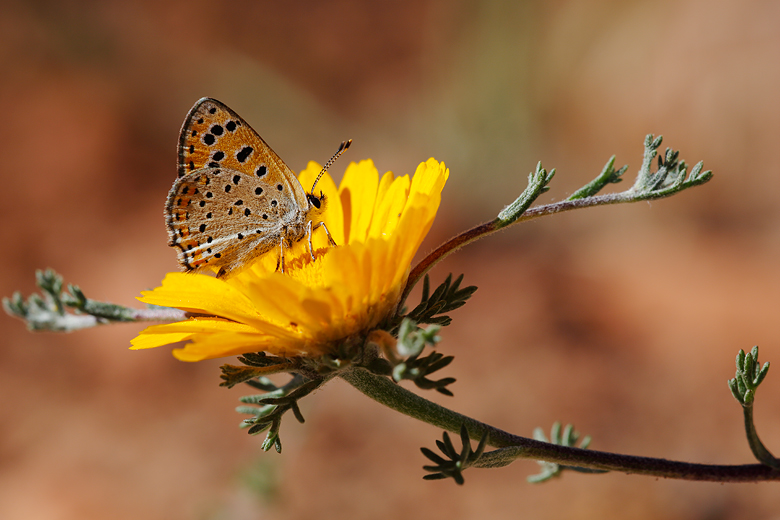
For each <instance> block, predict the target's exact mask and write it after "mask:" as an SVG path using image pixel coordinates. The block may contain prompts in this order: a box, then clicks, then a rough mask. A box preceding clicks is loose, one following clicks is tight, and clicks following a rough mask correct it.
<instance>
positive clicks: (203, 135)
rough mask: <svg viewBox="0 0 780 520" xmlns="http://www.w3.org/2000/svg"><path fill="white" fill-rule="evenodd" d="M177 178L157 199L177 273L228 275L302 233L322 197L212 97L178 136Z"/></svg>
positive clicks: (315, 219) (316, 221)
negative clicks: (176, 260)
mask: <svg viewBox="0 0 780 520" xmlns="http://www.w3.org/2000/svg"><path fill="white" fill-rule="evenodd" d="M178 172H179V178H178V179H177V180H176V182H174V184H173V187H172V188H171V191H170V192H169V194H168V199H167V201H166V205H165V221H166V225H167V228H168V236H169V245H170V246H172V247H176V248H177V249H178V253H179V262H180V264H181V265H182V267H183V268H184V270H185V271H200V270H204V269H206V268H218V269H219V271H218V273H217V276H218V277H220V278H222V277H227V276H229V275H231V274H235V273H236V272H238V271H239V270H240V269H242V268H243V267H245V266H246V265H248V264H249V263H250V261H251V260H253V259H255V258H257V257H258V256H260V255H262V254H264V253H267V252H268V251H271V250H272V249H274V248H280V260H281V262H280V264H281V267H282V270H283V269H284V263H283V254H284V248H285V247H288V248H289V247H291V246H292V245H293V244H294V243H295V242H297V241H299V240H302V239H303V238H304V237H306V236H307V234H308V236H309V240H311V232H312V230H313V229H314V228H316V227H317V226H318V225H321V216H322V213H323V211H324V210H325V202H326V200H325V198H324V197H323V196H322V195H320V196H316V195H313V194H307V193H306V191H305V190H304V189H303V187H302V186H301V184H300V183H299V182H298V179H297V178H296V177H295V174H294V173H293V172H292V171H291V170H290V169H289V168H288V167H287V165H286V164H285V163H284V162H283V161H282V160H281V159H280V158H279V156H278V155H276V153H275V152H274V151H273V150H272V149H271V148H270V147H269V146H268V145H267V144H266V143H265V141H263V139H262V138H261V137H260V136H259V135H258V134H257V132H255V131H254V130H253V129H252V128H251V127H250V126H249V125H248V124H247V123H246V122H245V121H244V120H243V119H241V117H240V116H238V114H236V113H235V112H233V111H232V110H231V109H230V108H228V107H227V106H225V105H224V104H222V103H220V102H219V101H217V100H215V99H210V98H203V99H201V100H199V101H198V102H197V103H196V104H195V106H193V107H192V109H191V110H190V112H189V114H187V118H186V119H185V121H184V124H183V126H182V129H181V133H180V136H179V164H178Z"/></svg>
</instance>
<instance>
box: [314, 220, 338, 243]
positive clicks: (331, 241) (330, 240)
mask: <svg viewBox="0 0 780 520" xmlns="http://www.w3.org/2000/svg"><path fill="white" fill-rule="evenodd" d="M317 227H321V228H322V229H324V230H325V235H326V236H327V237H328V242H329V243H330V245H332V246H335V245H336V241H335V240H333V237H332V236H330V231H328V226H326V225H325V222H320V223H319V224H317Z"/></svg>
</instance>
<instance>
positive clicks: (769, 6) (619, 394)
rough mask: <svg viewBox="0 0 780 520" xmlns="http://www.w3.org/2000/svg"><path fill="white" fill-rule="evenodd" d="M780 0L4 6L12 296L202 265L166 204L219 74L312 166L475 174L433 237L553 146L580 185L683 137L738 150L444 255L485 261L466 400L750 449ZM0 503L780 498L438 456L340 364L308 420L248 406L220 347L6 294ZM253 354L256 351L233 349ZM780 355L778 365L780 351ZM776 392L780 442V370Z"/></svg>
mask: <svg viewBox="0 0 780 520" xmlns="http://www.w3.org/2000/svg"><path fill="white" fill-rule="evenodd" d="M779 58H780V3H778V2H771V1H758V0H756V1H746V0H741V1H736V0H731V1H726V0H723V1H712V0H708V1H705V0H681V1H676V2H669V1H660V2H659V1H653V2H650V1H644V0H642V1H631V2H618V1H614V0H613V1H608V0H602V1H589V2H577V1H557V2H517V3H512V2H475V1H457V2H445V1H442V0H438V1H437V0H429V1H415V2H408V1H405V2H355V1H346V0H345V1H338V2H294V3H289V2H230V3H220V2H205V1H200V0H195V1H192V0H191V1H186V2H185V1H172V2H166V3H160V2H153V1H149V0H146V1H140V2H120V1H115V0H109V1H64V2H54V1H35V2H29V1H22V0H18V1H14V0H3V1H2V2H0V59H1V60H2V75H0V98H2V99H3V104H2V108H3V113H4V114H5V115H4V116H3V123H2V124H1V125H0V153H1V154H2V157H3V161H2V163H1V165H0V175H2V182H3V185H4V187H3V189H2V190H0V197H1V198H2V203H1V204H0V212H1V213H2V223H3V225H2V226H0V241H1V242H2V243H3V244H4V248H3V251H4V252H5V253H4V254H3V255H2V257H0V262H2V272H3V276H2V278H0V295H4V296H10V295H11V294H12V293H13V291H15V290H20V291H22V292H23V293H24V294H25V295H28V294H29V293H31V292H32V291H33V290H34V289H35V287H34V271H35V269H40V268H45V267H53V268H55V269H56V270H57V271H59V272H60V273H62V274H63V275H64V277H65V280H66V282H70V283H75V284H78V285H80V286H81V287H82V289H83V290H84V291H85V292H86V294H87V295H88V296H90V297H92V298H96V299H103V300H109V301H114V302H117V303H122V304H134V301H135V300H134V297H135V296H137V295H138V294H139V292H140V291H141V290H144V289H147V288H151V287H154V286H155V285H157V284H158V283H159V282H160V280H161V279H162V278H163V276H164V274H165V273H166V272H167V271H172V270H176V269H177V265H176V254H175V252H174V251H173V250H172V249H170V248H168V247H167V246H166V241H167V238H166V232H165V229H164V225H163V216H162V210H163V203H164V200H165V196H166V194H167V191H168V189H169V188H170V186H171V183H172V182H173V180H174V178H175V176H176V173H175V159H176V157H175V150H176V142H177V133H178V130H179V127H180V125H181V122H182V120H183V118H184V116H185V114H186V113H187V110H188V109H189V108H190V106H191V105H192V104H193V103H194V102H195V101H196V100H197V99H198V98H200V97H202V96H212V97H216V98H217V99H220V100H222V101H223V102H225V103H226V104H228V105H229V106H230V107H232V108H233V109H235V110H236V111H238V112H239V113H240V114H241V115H242V116H243V117H244V118H245V119H246V120H247V121H249V123H250V124H251V125H253V126H254V127H255V128H256V129H257V130H258V131H260V132H261V133H262V135H263V137H264V138H265V139H266V140H267V141H268V142H269V144H270V145H271V146H272V147H273V148H274V149H275V150H276V151H277V152H278V153H279V155H280V156H281V157H282V158H284V159H285V161H286V162H287V163H288V164H289V165H290V167H291V168H293V169H294V170H299V169H301V168H303V167H304V166H305V165H306V162H307V161H308V160H317V161H319V162H324V161H325V160H326V159H327V158H328V157H329V156H330V154H331V153H332V152H333V151H334V150H335V149H336V147H337V146H338V144H339V143H340V142H341V141H342V140H343V139H346V138H352V139H354V144H353V146H352V148H351V149H350V151H349V152H348V154H347V155H346V156H345V157H344V158H342V159H341V160H340V162H339V163H337V165H336V166H335V167H334V169H333V173H334V176H335V177H336V178H340V175H341V172H343V171H344V167H345V166H346V164H347V161H353V160H354V161H357V160H360V159H363V158H369V157H370V158H372V159H374V161H375V162H376V164H377V166H378V168H379V170H380V172H384V171H387V170H392V171H394V172H395V173H397V174H405V173H412V172H413V171H414V168H415V166H416V165H417V164H418V163H419V162H421V161H424V160H425V159H427V158H428V157H430V156H433V157H435V158H437V159H439V160H443V161H445V162H446V164H447V166H448V167H449V168H450V171H451V175H450V180H449V183H448V185H447V186H446V188H445V192H444V198H443V202H442V208H441V211H440V214H439V217H438V218H437V221H436V223H435V224H434V228H433V230H432V231H431V234H430V236H429V238H428V240H427V242H426V243H425V244H424V246H423V252H426V251H429V250H430V249H431V248H433V247H435V246H436V245H438V244H439V243H440V242H442V241H443V240H445V239H447V238H449V237H450V236H452V235H453V234H455V233H457V232H458V231H460V230H463V229H465V228H467V227H470V226H472V225H475V224H477V223H479V222H482V221H485V220H488V219H491V218H493V217H494V216H495V215H496V214H497V212H498V211H499V210H500V209H501V208H502V207H503V206H504V205H506V204H508V203H509V202H511V201H512V200H513V199H514V197H515V196H516V195H517V194H519V193H520V191H521V190H522V189H523V188H524V186H525V182H526V176H527V174H528V172H530V171H531V170H532V169H533V168H534V166H535V164H536V162H537V161H539V160H541V161H542V162H543V165H544V166H545V167H547V168H552V167H554V168H557V175H556V177H555V180H554V181H553V184H552V189H551V191H550V192H549V193H548V194H545V195H544V196H543V197H542V202H549V201H553V200H560V199H562V198H565V197H566V196H568V195H569V194H570V193H571V192H573V191H574V190H575V189H577V188H578V187H580V186H581V185H582V184H584V183H585V182H587V181H589V180H590V179H591V178H592V177H594V176H595V175H596V174H597V173H598V172H599V171H600V170H601V168H602V167H603V165H604V163H605V162H606V161H607V159H608V158H609V157H610V156H611V155H612V154H616V155H617V164H618V165H622V164H626V163H628V164H629V166H630V168H629V172H628V173H627V174H626V178H627V180H626V182H624V183H623V184H621V185H619V186H618V188H620V189H626V188H627V187H628V186H629V185H630V183H631V182H633V178H634V175H635V172H636V170H637V169H638V168H639V165H640V163H641V153H642V141H643V139H644V136H645V134H647V133H655V134H663V135H664V138H665V140H664V147H665V146H666V145H669V146H671V147H673V148H675V149H680V150H682V154H681V155H682V157H683V158H684V159H685V160H686V161H687V162H688V163H689V164H694V163H696V162H697V161H698V160H700V159H703V160H704V161H705V168H706V169H712V170H713V171H714V172H715V178H714V180H713V181H712V182H710V183H709V184H707V185H705V186H703V187H700V188H696V189H694V190H691V191H689V192H685V193H683V194H680V195H678V196H675V197H673V198H671V199H666V200H661V201H655V202H652V203H641V204H634V205H627V206H614V207H608V208H596V209H590V210H585V211H578V212H575V213H569V214H562V215H556V216H552V217H549V218H546V219H544V220H542V221H535V222H531V223H527V224H523V225H520V226H517V227H514V228H511V229H510V230H508V231H505V232H503V233H501V234H499V235H498V236H494V237H491V238H489V239H486V240H484V241H481V242H478V243H477V244H475V245H472V246H470V247H469V248H467V249H466V250H463V251H462V252H460V253H458V254H457V255H454V256H452V257H450V258H449V259H448V260H447V261H445V262H443V263H442V264H441V265H440V266H438V267H437V268H436V269H435V270H434V271H433V272H432V277H433V281H434V282H436V283H438V282H440V281H441V280H442V279H443V278H444V277H445V276H446V275H447V274H448V273H449V272H453V273H455V274H456V275H457V274H460V273H465V275H466V276H465V282H466V283H467V284H475V285H478V286H479V287H480V290H479V291H478V292H477V293H476V295H475V296H474V298H473V299H472V300H471V303H470V304H469V305H467V306H466V307H464V308H463V309H462V310H459V311H457V312H455V313H454V315H453V317H454V318H455V321H454V322H453V324H452V326H451V327H449V328H448V329H446V330H445V331H444V332H443V334H442V335H443V337H444V341H443V343H442V344H441V351H442V352H444V353H447V354H454V355H455V356H456V359H455V362H454V363H453V364H452V365H451V367H450V368H448V369H447V374H446V375H452V376H454V377H457V378H458V381H457V383H456V384H455V385H454V386H453V387H452V389H453V390H454V392H455V397H453V398H445V397H443V396H438V395H431V394H428V395H426V397H429V398H432V399H434V400H436V401H437V402H441V403H443V404H446V405H449V406H451V407H453V408H454V409H456V410H458V411H461V412H463V413H466V414H469V415H472V416H474V417H476V418H478V419H482V420H485V421H487V422H490V423H492V424H494V425H496V426H499V427H502V428H505V429H507V430H510V431H512V432H514V433H518V434H523V435H529V436H530V434H531V433H532V431H533V429H534V427H536V426H542V427H544V428H545V430H549V427H550V425H551V424H552V422H554V421H555V420H561V421H564V422H573V423H575V425H576V426H577V428H578V429H579V430H580V431H583V432H585V433H588V434H591V435H593V436H594V442H593V444H592V446H593V448H595V449H600V450H607V451H616V452H622V453H629V454H637V455H648V456H658V457H665V458H672V459H682V460H687V461H693V462H707V463H731V464H741V463H750V462H752V460H753V459H752V456H751V454H750V451H749V449H748V446H747V444H746V442H745V440H744V433H743V425H742V414H741V410H740V408H739V405H738V404H737V403H736V402H735V401H734V400H733V398H732V397H731V395H730V392H729V390H728V388H727V386H726V380H727V379H728V378H730V377H733V375H734V364H733V358H734V356H735V355H736V352H737V350H738V349H740V348H744V349H749V348H750V347H752V346H753V345H754V344H758V345H760V347H761V360H762V361H767V360H770V361H772V362H773V363H780V332H778V327H777V324H778V319H777V311H778V299H779V298H780V291H778V289H780V272H778V269H777V267H776V266H777V264H778V260H780V247H779V246H780V204H778V202H777V194H778V184H780V167H778V161H777V154H778V145H780V59H779ZM0 324H1V325H0V326H2V339H0V342H1V343H0V373H1V374H0V390H1V391H2V394H3V400H2V404H1V405H0V407H1V408H0V411H1V413H0V518H3V519H17V518H23V519H39V518H40V519H49V518H57V519H83V518H115V519H137V518H144V519H151V520H153V519H163V518H165V519H170V518H182V519H206V520H216V519H249V518H274V519H283V520H286V519H308V518H314V517H316V518H321V519H331V518H332V519H345V518H361V519H362V518H379V519H382V518H388V519H389V518H399V517H407V518H426V519H429V520H437V519H444V518H447V519H461V518H463V519H466V518H496V519H504V518H506V519H509V518H512V519H514V518H520V517H522V518H539V519H558V518H586V519H587V518H621V519H628V518H631V519H651V518H664V519H708V520H709V519H736V518H746V517H749V516H750V517H753V518H780V502H779V501H778V498H777V497H778V487H777V484H776V483H774V484H758V485H744V484H743V485H719V484H710V483H695V482H694V483H692V482H678V481H668V480H659V479H654V478H648V477H638V476H625V475H622V474H608V475H596V476H593V475H590V476H589V475H580V474H573V473H566V474H565V475H564V476H563V478H562V479H560V480H556V481H553V482H549V483H547V484H544V485H541V486H534V485H530V484H527V483H526V482H525V477H526V476H527V475H529V474H532V473H535V472H536V471H537V465H536V464H535V463H534V462H531V461H522V462H517V463H515V464H513V465H511V466H509V467H507V468H503V469H495V470H490V471H488V470H470V471H468V472H466V474H465V477H466V485H465V486H464V487H458V486H456V485H455V484H454V483H453V482H451V481H440V482H423V481H422V480H421V477H422V475H423V471H422V469H421V466H422V465H423V464H425V463H426V460H425V459H424V458H423V457H422V455H421V454H420V453H419V450H418V448H419V447H420V446H428V447H432V446H433V445H434V440H435V439H436V438H439V437H440V435H441V432H440V431H439V430H437V429H435V428H433V427H430V426H427V425H425V424H421V423H418V422H416V421H413V420H411V419H409V418H407V417H404V416H401V415H399V414H396V413H394V412H391V411H389V410H386V409H384V408H382V407H380V406H378V405H375V404H374V403H373V402H371V401H369V400H368V399H367V398H365V397H364V396H362V395H361V394H359V393H358V392H357V391H355V390H353V389H352V388H351V387H349V386H348V385H346V384H345V383H343V382H341V381H335V382H333V383H330V384H329V385H328V386H327V387H325V388H324V389H323V390H321V391H319V392H317V393H316V394H315V395H313V396H311V397H309V398H307V399H306V400H305V401H304V402H303V413H304V415H305V417H306V419H307V421H306V423H305V424H303V425H300V424H297V423H296V422H295V421H294V420H292V419H291V418H288V420H286V421H285V423H284V425H283V427H282V441H283V443H284V451H283V453H282V455H278V454H276V453H262V452H261V450H260V444H261V441H262V438H261V437H260V438H253V437H249V436H248V435H246V433H245V432H244V431H242V430H239V429H238V428H237V424H238V422H239V420H240V419H241V416H239V415H238V414H236V413H235V412H234V411H233V408H234V407H235V406H236V405H237V404H238V402H237V398H238V397H239V396H240V395H243V394H246V393H251V392H248V391H246V390H245V389H241V388H238V389H233V390H225V389H222V388H219V387H218V386H217V385H218V383H219V378H218V374H219V370H218V366H219V365H220V364H222V362H223V361H220V360H216V361H212V362H203V363H198V364H186V363H181V362H178V361H176V360H174V359H173V357H172V356H171V355H170V350H169V349H158V350H156V351H140V352H135V351H130V350H128V349H127V347H128V346H129V341H130V339H131V338H132V337H133V336H134V335H135V334H136V333H137V331H138V330H140V329H141V328H142V326H140V325H117V326H112V327H106V328H101V329H93V330H87V331H83V332H79V333H74V334H68V335H56V334H30V333H28V332H27V331H26V330H25V328H24V325H23V324H22V323H21V322H20V321H17V320H13V319H12V318H10V317H8V316H5V315H2V316H0ZM228 361H230V360H228ZM778 366H780V365H778ZM777 371H778V369H777V368H776V369H774V371H770V374H769V378H768V380H767V381H766V383H765V384H764V385H763V386H762V387H761V390H760V391H759V394H758V403H757V405H756V420H757V426H758V429H759V434H760V435H761V437H762V439H763V440H764V442H765V443H766V444H767V446H768V447H769V448H770V450H774V452H775V453H776V454H780V414H778V412H777V411H778V406H780V373H778V372H777Z"/></svg>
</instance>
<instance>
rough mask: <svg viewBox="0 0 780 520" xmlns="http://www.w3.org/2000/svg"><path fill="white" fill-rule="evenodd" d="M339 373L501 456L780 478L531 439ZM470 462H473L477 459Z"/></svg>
mask: <svg viewBox="0 0 780 520" xmlns="http://www.w3.org/2000/svg"><path fill="white" fill-rule="evenodd" d="M339 376H340V377H341V378H342V379H344V380H345V381H346V382H347V383H349V384H350V385H352V386H354V387H355V388H356V389H357V390H359V391H360V392H362V393H363V394H365V395H367V396H368V397H370V398H371V399H374V400H375V401H377V402H379V403H381V404H383V405H385V406H387V407H389V408H391V409H393V410H396V411H398V412H401V413H403V414H405V415H408V416H410V417H413V418H415V419H418V420H420V421H423V422H427V423H428V424H431V425H433V426H436V427H439V428H442V429H444V430H447V431H449V432H452V433H458V432H460V428H461V425H465V426H466V428H467V429H468V432H469V437H470V438H471V439H474V440H479V439H480V438H481V437H482V435H483V434H485V433H487V435H488V441H487V443H488V444H489V445H491V446H494V447H496V448H504V449H503V450H500V451H501V454H502V457H504V458H506V456H507V455H510V454H511V456H512V457H513V458H515V459H517V458H524V459H532V460H544V461H548V462H555V463H558V464H564V465H567V466H577V467H583V468H593V469H601V470H610V471H621V472H623V473H633V474H638V475H650V476H655V477H665V478H674V479H681V480H702V481H712V482H757V481H769V480H780V471H775V470H773V469H772V468H770V467H769V466H765V465H763V464H746V465H739V466H725V465H711V464H692V463H688V462H678V461H671V460H666V459H656V458H649V457H636V456H632V455H620V454H615V453H607V452H600V451H593V450H583V449H580V448H572V447H566V446H559V445H555V444H550V443H546V442H541V441H536V440H533V439H528V438H526V437H520V436H518V435H514V434H511V433H509V432H505V431H503V430H500V429H498V428H495V427H493V426H490V425H489V424H485V423H483V422H480V421H477V420H476V419H472V418H470V417H467V416H465V415H461V414H459V413H457V412H454V411H452V410H450V409H448V408H445V407H443V406H440V405H438V404H436V403H432V402H430V401H428V400H427V399H424V398H422V397H420V396H418V395H417V394H414V393H412V392H410V391H408V390H406V389H405V388H403V387H401V386H399V385H397V384H395V383H393V382H392V381H390V380H389V379H388V378H386V377H382V376H377V375H374V374H372V373H370V372H368V371H367V370H364V369H362V368H357V367H356V368H352V369H350V370H347V371H344V372H342V373H341V374H339ZM512 452H514V453H512ZM485 456H489V453H486V454H485ZM489 458H490V457H488V459H489ZM486 462H487V461H486ZM475 465H477V466H479V464H478V463H477V464H475ZM488 465H489V464H488ZM500 465H503V464H500Z"/></svg>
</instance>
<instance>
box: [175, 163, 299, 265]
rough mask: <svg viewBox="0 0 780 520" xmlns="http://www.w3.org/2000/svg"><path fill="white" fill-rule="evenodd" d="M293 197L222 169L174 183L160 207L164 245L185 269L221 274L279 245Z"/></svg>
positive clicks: (203, 172) (189, 175)
mask: <svg viewBox="0 0 780 520" xmlns="http://www.w3.org/2000/svg"><path fill="white" fill-rule="evenodd" d="M294 209H295V208H294V207H293V202H292V199H291V198H290V197H289V196H287V195H286V194H285V193H284V192H283V191H282V190H279V189H278V187H277V185H271V184H268V183H267V182H265V180H263V179H259V178H257V177H256V176H252V175H248V174H245V173H241V172H239V171H236V170H229V169H224V168H205V169H201V170H196V171H195V172H193V173H190V174H187V175H185V176H184V177H182V178H180V179H177V180H176V182H175V183H174V184H173V187H172V188H171V191H170V193H169V194H168V200H167V202H166V206H165V214H166V218H165V222H166V225H167V227H168V237H169V245H170V246H172V247H176V248H178V250H179V262H180V263H181V265H182V267H184V269H185V270H187V271H199V270H201V269H203V268H205V267H207V266H209V267H213V268H217V267H219V268H220V276H223V275H226V274H227V273H230V272H231V271H234V270H238V269H240V268H242V267H244V266H245V265H248V264H249V262H250V261H251V260H252V259H254V258H255V257H257V256H260V255H262V254H263V253H265V252H268V251H270V250H271V249H273V248H275V247H278V246H279V242H280V240H281V239H282V237H283V235H284V225H285V219H284V216H285V215H290V214H291V213H290V212H293V211H294Z"/></svg>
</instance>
